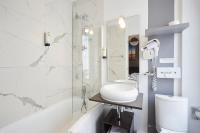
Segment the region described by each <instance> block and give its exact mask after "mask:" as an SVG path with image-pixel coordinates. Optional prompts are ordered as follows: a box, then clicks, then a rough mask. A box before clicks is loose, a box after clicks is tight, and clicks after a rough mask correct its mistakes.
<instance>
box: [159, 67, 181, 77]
mask: <svg viewBox="0 0 200 133" xmlns="http://www.w3.org/2000/svg"><path fill="white" fill-rule="evenodd" d="M157 77H158V78H173V79H177V78H181V69H180V67H158V68H157Z"/></svg>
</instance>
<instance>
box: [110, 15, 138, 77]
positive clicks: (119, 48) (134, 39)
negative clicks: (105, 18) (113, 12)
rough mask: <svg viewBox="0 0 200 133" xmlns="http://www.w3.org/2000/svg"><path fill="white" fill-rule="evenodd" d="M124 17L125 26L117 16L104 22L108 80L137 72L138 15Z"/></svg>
mask: <svg viewBox="0 0 200 133" xmlns="http://www.w3.org/2000/svg"><path fill="white" fill-rule="evenodd" d="M120 18H121V17H120ZM124 19H125V24H126V26H125V28H122V27H121V26H120V24H119V23H118V18H117V19H113V20H111V21H109V22H107V23H106V44H107V71H108V72H107V73H108V75H107V78H108V81H113V80H121V79H128V76H129V75H130V74H132V73H138V72H139V42H140V39H139V38H140V35H139V30H140V29H139V28H140V16H139V15H135V16H131V17H127V18H124Z"/></svg>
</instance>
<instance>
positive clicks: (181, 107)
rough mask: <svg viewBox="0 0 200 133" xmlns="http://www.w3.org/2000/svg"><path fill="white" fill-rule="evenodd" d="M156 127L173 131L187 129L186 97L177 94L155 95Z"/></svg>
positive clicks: (184, 130)
mask: <svg viewBox="0 0 200 133" xmlns="http://www.w3.org/2000/svg"><path fill="white" fill-rule="evenodd" d="M155 110H156V128H157V131H160V129H161V128H164V129H168V130H171V131H175V132H187V131H188V99H187V98H184V97H177V96H166V95H156V96H155Z"/></svg>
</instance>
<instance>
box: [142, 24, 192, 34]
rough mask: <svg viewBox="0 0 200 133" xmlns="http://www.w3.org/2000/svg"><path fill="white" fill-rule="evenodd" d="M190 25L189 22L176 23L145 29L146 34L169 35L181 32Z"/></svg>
mask: <svg viewBox="0 0 200 133" xmlns="http://www.w3.org/2000/svg"><path fill="white" fill-rule="evenodd" d="M188 27H189V23H182V24H176V25H171V26H163V27H157V28H150V29H146V30H145V36H146V37H149V36H154V35H168V34H174V33H181V32H182V31H183V30H185V29H186V28H188Z"/></svg>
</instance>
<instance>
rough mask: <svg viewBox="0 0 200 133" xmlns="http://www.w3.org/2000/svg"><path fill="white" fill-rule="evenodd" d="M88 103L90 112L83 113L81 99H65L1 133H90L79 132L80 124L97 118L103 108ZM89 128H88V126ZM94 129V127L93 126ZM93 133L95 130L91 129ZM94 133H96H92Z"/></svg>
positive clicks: (7, 127) (2, 130)
mask: <svg viewBox="0 0 200 133" xmlns="http://www.w3.org/2000/svg"><path fill="white" fill-rule="evenodd" d="M87 103H88V106H87V107H88V111H87V112H85V111H84V112H81V110H80V109H81V106H82V99H81V98H80V97H74V98H73V105H76V106H74V107H73V112H72V99H71V98H68V99H65V100H63V101H61V102H59V103H57V104H55V105H53V106H51V107H49V108H46V109H44V110H42V111H39V112H37V113H35V114H33V115H30V116H28V117H26V118H23V119H22V120H19V121H16V122H14V123H12V124H10V125H8V126H6V127H3V128H1V129H0V133H90V132H77V130H75V128H76V126H77V125H79V129H81V130H82V127H81V125H80V124H79V123H82V122H83V123H84V121H86V120H87V121H88V120H89V119H94V120H95V118H96V117H97V113H98V112H99V111H101V110H102V109H103V108H100V107H101V105H97V104H96V103H94V102H89V101H88V100H87ZM87 127H88V126H87ZM91 127H92V128H93V125H91ZM89 130H91V131H93V130H94V129H91V128H90V129H89ZM91 133H94V132H91Z"/></svg>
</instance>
